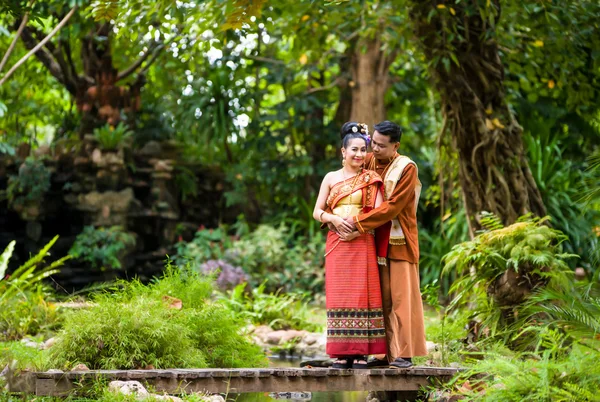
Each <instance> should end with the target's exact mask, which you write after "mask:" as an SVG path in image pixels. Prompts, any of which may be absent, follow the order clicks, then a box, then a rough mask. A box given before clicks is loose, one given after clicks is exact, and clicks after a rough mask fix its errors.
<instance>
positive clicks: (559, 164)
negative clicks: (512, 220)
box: [524, 129, 600, 271]
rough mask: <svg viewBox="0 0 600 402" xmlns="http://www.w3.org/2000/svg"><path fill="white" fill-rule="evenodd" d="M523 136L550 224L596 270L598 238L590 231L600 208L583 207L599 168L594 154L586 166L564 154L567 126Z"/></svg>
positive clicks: (596, 220)
mask: <svg viewBox="0 0 600 402" xmlns="http://www.w3.org/2000/svg"><path fill="white" fill-rule="evenodd" d="M524 139H525V141H526V143H527V151H528V159H529V162H530V163H529V164H530V166H531V170H532V174H533V177H534V179H535V181H536V185H537V187H538V189H539V190H540V193H541V195H542V199H543V200H544V205H545V206H546V209H547V211H548V215H549V216H551V217H552V225H553V226H554V227H555V228H556V229H558V230H560V231H562V232H563V233H564V234H565V235H567V236H568V238H569V241H568V242H565V244H564V248H565V250H566V251H568V252H571V253H576V254H578V255H579V256H581V261H580V264H582V265H583V266H584V267H585V268H586V269H588V270H591V271H595V270H596V266H595V263H596V262H597V260H598V256H599V255H600V254H598V251H597V250H598V249H599V248H600V239H599V238H598V236H594V235H593V231H594V227H595V226H596V225H595V222H598V221H599V219H600V212H599V211H598V210H595V209H593V208H586V207H585V202H589V201H590V200H591V198H590V196H593V194H594V187H596V189H597V188H598V171H599V170H597V167H595V166H596V165H595V164H594V158H593V157H592V158H590V160H589V165H590V166H589V168H588V169H586V167H587V164H586V163H585V161H582V162H577V161H575V160H570V159H565V158H564V157H563V150H562V148H564V147H565V142H568V141H569V132H568V130H566V129H565V131H564V132H563V133H560V134H554V135H546V136H541V137H540V136H537V135H536V136H531V135H528V136H525V137H524ZM596 163H598V162H597V161H596ZM594 181H596V185H595V186H594ZM596 192H597V190H596ZM582 194H583V195H584V196H583V197H582ZM582 201H583V202H582Z"/></svg>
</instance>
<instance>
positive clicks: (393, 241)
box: [383, 155, 423, 246]
mask: <svg viewBox="0 0 600 402" xmlns="http://www.w3.org/2000/svg"><path fill="white" fill-rule="evenodd" d="M411 163H412V164H413V165H415V169H417V185H416V186H415V210H416V208H417V206H418V205H419V197H420V196H421V189H422V188H423V186H422V184H421V181H420V180H419V168H418V167H417V164H416V163H415V162H414V161H413V160H411V159H410V158H409V157H408V156H404V155H400V156H399V157H397V158H396V159H394V160H393V161H392V166H390V168H389V170H388V172H387V173H386V175H385V177H384V178H383V188H384V197H385V199H386V200H389V199H390V197H391V196H392V193H393V192H394V188H396V184H397V183H398V181H399V180H400V178H401V177H402V172H404V168H405V167H406V166H408V165H409V164H411ZM403 244H406V238H405V237H404V232H403V231H402V226H401V225H400V221H399V220H398V217H396V218H394V219H392V228H391V231H390V245H394V246H401V245H403Z"/></svg>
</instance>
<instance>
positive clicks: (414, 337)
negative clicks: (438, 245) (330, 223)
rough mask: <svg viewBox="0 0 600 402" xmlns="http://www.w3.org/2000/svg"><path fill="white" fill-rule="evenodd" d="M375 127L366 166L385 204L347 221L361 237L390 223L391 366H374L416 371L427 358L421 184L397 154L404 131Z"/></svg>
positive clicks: (384, 285) (382, 270)
mask: <svg viewBox="0 0 600 402" xmlns="http://www.w3.org/2000/svg"><path fill="white" fill-rule="evenodd" d="M373 128H374V132H373V139H372V143H371V148H372V150H373V152H372V153H369V154H367V158H366V159H365V167H366V168H367V169H370V170H374V171H376V172H377V173H379V175H381V177H382V178H383V181H384V200H385V201H384V202H383V203H382V204H381V205H380V206H379V207H378V208H376V209H374V210H372V211H370V212H368V213H365V214H361V215H358V216H355V217H354V218H349V220H348V222H349V223H351V224H352V225H353V226H354V227H355V228H356V229H358V231H359V232H360V233H365V232H368V231H370V230H374V229H376V228H378V227H381V226H383V225H386V224H387V225H389V222H391V228H390V231H389V238H385V239H384V240H383V241H384V242H387V258H385V259H380V260H379V261H378V264H379V276H380V281H381V290H382V301H383V313H384V318H385V327H386V340H387V343H388V345H387V361H386V360H385V359H381V360H377V359H375V360H373V361H371V362H370V364H369V366H371V367H377V366H383V365H387V363H388V362H389V365H390V366H392V367H397V368H407V367H411V366H412V357H413V356H424V355H426V354H427V347H426V344H425V324H424V320H423V303H422V301H421V291H420V288H419V265H418V264H419V239H418V233H417V204H418V202H419V195H420V192H421V183H420V181H419V179H418V170H417V165H416V164H415V163H414V162H413V161H412V160H410V159H409V158H408V157H406V156H403V155H399V154H398V152H397V151H398V147H399V146H400V139H401V137H402V130H401V129H400V127H399V126H398V125H397V124H395V123H392V122H390V121H383V122H381V123H379V124H376V125H375V126H374V127H373ZM384 232H385V231H384ZM386 237H387V232H386Z"/></svg>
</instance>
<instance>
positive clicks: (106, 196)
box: [77, 187, 134, 226]
mask: <svg viewBox="0 0 600 402" xmlns="http://www.w3.org/2000/svg"><path fill="white" fill-rule="evenodd" d="M77 201H78V202H77V208H78V209H80V210H83V211H90V212H95V213H96V216H95V220H94V222H93V224H95V225H98V226H113V225H121V226H125V224H126V223H127V222H126V220H127V215H126V214H127V212H128V211H129V208H130V206H131V204H132V202H133V201H134V195H133V189H132V188H131V187H128V188H126V189H124V190H123V191H106V192H103V193H99V192H97V191H92V192H91V193H87V194H80V195H79V197H78V198H77ZM107 210H108V211H109V213H108V215H107V214H106V211H107Z"/></svg>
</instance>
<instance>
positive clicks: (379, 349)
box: [325, 231, 386, 358]
mask: <svg viewBox="0 0 600 402" xmlns="http://www.w3.org/2000/svg"><path fill="white" fill-rule="evenodd" d="M338 240H339V236H338V235H337V234H335V233H333V232H331V231H330V232H329V234H328V235H327V246H326V253H328V254H326V257H325V297H326V308H327V354H328V355H329V356H331V357H332V358H339V357H343V356H351V355H373V354H385V353H386V343H385V328H384V324H383V309H382V305H381V288H380V285H379V270H378V268H377V256H376V254H375V238H374V237H373V235H371V234H362V235H360V236H359V237H357V238H356V239H354V240H352V241H350V242H343V241H340V242H338Z"/></svg>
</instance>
